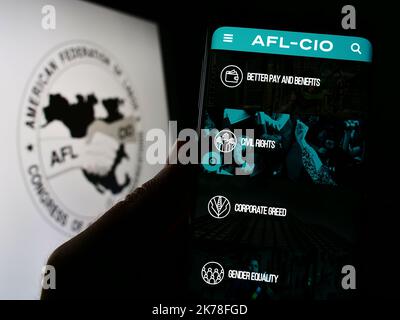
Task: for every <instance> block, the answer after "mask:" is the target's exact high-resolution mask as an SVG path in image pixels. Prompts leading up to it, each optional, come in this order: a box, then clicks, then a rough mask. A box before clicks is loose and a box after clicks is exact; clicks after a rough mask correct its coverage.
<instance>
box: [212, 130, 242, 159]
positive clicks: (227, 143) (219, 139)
mask: <svg viewBox="0 0 400 320" xmlns="http://www.w3.org/2000/svg"><path fill="white" fill-rule="evenodd" d="M236 144H237V138H236V136H235V134H234V133H233V132H232V131H230V130H227V129H225V130H221V131H220V132H218V134H217V135H216V136H215V138H214V145H215V147H216V148H217V149H218V151H221V152H224V153H227V152H231V151H232V150H233V149H235V147H236Z"/></svg>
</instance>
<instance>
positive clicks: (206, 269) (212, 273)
mask: <svg viewBox="0 0 400 320" xmlns="http://www.w3.org/2000/svg"><path fill="white" fill-rule="evenodd" d="M201 277H202V278H203V280H204V282H205V283H207V284H210V285H215V284H218V283H220V282H221V281H222V280H223V279H224V268H222V266H221V265H220V264H219V263H218V262H215V261H210V262H207V263H206V264H205V265H204V266H203V268H201Z"/></svg>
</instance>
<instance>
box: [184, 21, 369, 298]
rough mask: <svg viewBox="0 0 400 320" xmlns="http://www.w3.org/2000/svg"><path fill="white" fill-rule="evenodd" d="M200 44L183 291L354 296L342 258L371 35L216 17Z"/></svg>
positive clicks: (359, 161)
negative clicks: (188, 260)
mask: <svg viewBox="0 0 400 320" xmlns="http://www.w3.org/2000/svg"><path fill="white" fill-rule="evenodd" d="M206 53H207V54H206V58H205V61H204V64H203V79H202V87H201V92H200V117H199V132H200V134H201V137H202V141H203V140H204V141H205V142H206V143H202V148H201V164H200V171H201V172H200V173H199V176H198V181H197V183H198V189H197V201H196V208H195V213H194V216H193V219H192V228H193V235H192V243H193V260H192V262H193V264H192V268H191V273H192V275H191V277H190V279H191V280H190V290H191V294H192V296H193V297H197V298H202V299H212V300H214V299H215V300H224V301H229V300H241V301H266V300H276V299H330V298H333V299H342V298H348V297H352V296H354V295H355V294H354V293H353V292H354V290H353V291H352V290H346V288H344V284H343V277H344V274H343V268H344V267H345V266H353V267H355V268H356V267H357V265H358V252H359V248H360V243H359V230H358V229H359V219H360V218H361V217H362V212H363V210H364V209H365V207H364V206H365V200H366V199H365V185H366V179H365V176H366V163H367V161H366V160H367V154H368V141H367V135H366V132H367V126H368V117H367V116H368V103H369V85H370V79H369V78H370V74H369V73H370V65H371V59H372V48H371V44H370V42H369V41H368V40H367V39H365V38H359V37H349V36H337V35H328V34H313V33H301V32H288V31H277V30H265V29H250V28H238V27H219V28H216V29H213V30H211V31H210V33H209V40H208V42H207V52H206ZM203 144H204V148H203ZM349 281H350V280H349Z"/></svg>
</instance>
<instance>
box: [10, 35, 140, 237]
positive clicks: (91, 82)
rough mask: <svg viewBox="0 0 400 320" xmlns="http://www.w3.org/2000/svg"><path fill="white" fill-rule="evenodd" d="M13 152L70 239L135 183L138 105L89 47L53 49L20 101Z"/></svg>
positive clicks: (100, 52)
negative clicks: (16, 154)
mask: <svg viewBox="0 0 400 320" xmlns="http://www.w3.org/2000/svg"><path fill="white" fill-rule="evenodd" d="M18 143H19V152H20V159H21V168H22V172H23V175H24V177H25V182H26V186H27V188H28V190H29V192H30V194H31V196H32V199H33V201H34V203H35V204H36V205H37V207H38V209H39V211H40V212H41V213H42V214H43V215H44V217H45V219H46V220H47V221H49V222H50V223H51V225H53V226H54V227H56V228H57V229H58V230H60V231H62V232H64V233H66V234H68V235H74V234H76V233H78V232H80V231H82V230H83V229H85V228H86V227H87V226H88V225H89V224H90V223H91V222H92V221H93V220H94V219H95V218H96V217H97V216H99V215H100V214H102V213H104V212H105V211H106V210H107V209H109V208H110V207H111V206H112V205H113V204H114V203H116V202H117V201H119V200H120V199H122V198H124V197H125V196H126V195H127V194H128V193H129V191H131V190H132V189H133V188H134V187H135V186H136V184H137V183H138V178H139V175H140V168H141V158H142V157H141V155H140V153H141V150H142V133H141V130H140V115H139V107H138V105H137V102H136V100H135V96H134V90H133V88H132V86H131V84H130V82H129V79H128V78H127V76H126V75H125V73H124V69H123V68H122V66H121V65H120V64H118V63H117V61H116V60H115V59H114V57H112V56H111V55H110V54H109V53H107V52H106V51H104V49H102V48H100V47H98V46H97V45H95V44H92V43H89V42H83V41H79V42H69V43H68V44H63V45H61V46H59V47H57V48H55V49H54V50H53V51H52V52H51V53H50V54H48V55H47V56H46V57H44V59H43V60H42V62H41V63H40V65H39V66H38V67H37V69H36V70H34V72H33V75H32V78H31V80H30V81H29V83H28V86H27V89H26V92H25V95H24V97H23V103H22V109H21V112H20V119H19V141H18Z"/></svg>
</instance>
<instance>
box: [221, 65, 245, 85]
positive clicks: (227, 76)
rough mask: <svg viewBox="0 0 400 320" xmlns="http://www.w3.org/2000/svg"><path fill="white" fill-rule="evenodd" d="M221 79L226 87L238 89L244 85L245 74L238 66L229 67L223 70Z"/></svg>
mask: <svg viewBox="0 0 400 320" xmlns="http://www.w3.org/2000/svg"><path fill="white" fill-rule="evenodd" d="M220 78H221V82H222V84H223V85H224V86H225V87H228V88H236V87H237V86H239V85H240V84H241V83H242V80H243V72H242V70H241V69H240V68H239V67H238V66H235V65H229V66H226V67H225V68H223V69H222V71H221V75H220Z"/></svg>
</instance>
